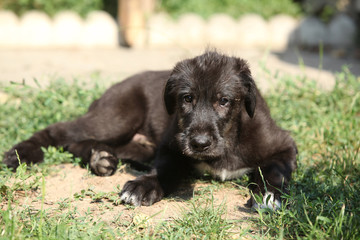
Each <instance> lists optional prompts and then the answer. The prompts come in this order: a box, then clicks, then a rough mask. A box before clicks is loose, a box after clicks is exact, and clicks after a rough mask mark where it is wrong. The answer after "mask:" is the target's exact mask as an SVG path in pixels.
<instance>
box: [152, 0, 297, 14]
mask: <svg viewBox="0 0 360 240" xmlns="http://www.w3.org/2000/svg"><path fill="white" fill-rule="evenodd" d="M158 9H159V10H162V11H165V12H167V13H169V14H170V15H171V16H172V17H174V18H178V17H179V16H181V15H182V14H185V13H189V12H190V13H196V14H198V15H200V16H202V17H203V18H205V19H207V18H209V17H211V16H212V15H213V14H216V13H224V14H228V15H230V16H232V17H234V18H239V17H240V16H242V15H244V14H248V13H256V14H259V15H260V16H262V17H264V18H265V19H269V18H271V17H273V16H274V15H276V14H288V15H290V16H294V17H299V16H300V15H301V14H302V9H301V6H300V4H298V3H295V2H294V1H291V0H273V1H267V0H257V1H253V0H196V1H193V0H161V1H159V4H158Z"/></svg>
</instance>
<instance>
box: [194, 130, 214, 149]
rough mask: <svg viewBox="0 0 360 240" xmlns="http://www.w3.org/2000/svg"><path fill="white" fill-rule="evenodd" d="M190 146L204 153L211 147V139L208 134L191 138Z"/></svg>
mask: <svg viewBox="0 0 360 240" xmlns="http://www.w3.org/2000/svg"><path fill="white" fill-rule="evenodd" d="M190 145H191V147H192V149H193V150H195V151H198V152H202V151H205V150H206V149H208V148H209V147H210V145H211V138H210V137H209V136H208V135H207V134H200V135H196V136H194V137H193V138H191V140H190Z"/></svg>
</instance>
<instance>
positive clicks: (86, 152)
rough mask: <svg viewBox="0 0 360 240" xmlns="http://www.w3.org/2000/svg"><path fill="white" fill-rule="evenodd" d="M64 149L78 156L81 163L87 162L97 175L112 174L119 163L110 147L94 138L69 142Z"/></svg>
mask: <svg viewBox="0 0 360 240" xmlns="http://www.w3.org/2000/svg"><path fill="white" fill-rule="evenodd" d="M66 150H67V151H69V152H71V153H73V154H74V155H75V156H76V157H80V158H81V163H82V164H83V165H86V164H89V167H90V170H91V171H92V172H93V173H94V174H96V175H98V176H110V175H112V174H114V173H115V171H116V167H117V164H118V163H119V160H118V158H117V157H116V155H115V152H114V149H113V148H112V147H110V146H108V145H106V144H103V143H99V142H97V141H94V140H88V141H82V142H77V143H73V144H70V145H69V146H68V147H67V148H66Z"/></svg>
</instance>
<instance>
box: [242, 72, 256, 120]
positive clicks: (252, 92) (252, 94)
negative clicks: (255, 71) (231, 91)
mask: <svg viewBox="0 0 360 240" xmlns="http://www.w3.org/2000/svg"><path fill="white" fill-rule="evenodd" d="M244 85H245V87H246V88H247V92H246V93H245V94H246V95H245V109H246V112H247V113H248V115H249V117H250V118H253V117H254V113H255V107H256V87H255V82H254V80H253V79H252V77H250V76H247V77H246V78H245V83H244Z"/></svg>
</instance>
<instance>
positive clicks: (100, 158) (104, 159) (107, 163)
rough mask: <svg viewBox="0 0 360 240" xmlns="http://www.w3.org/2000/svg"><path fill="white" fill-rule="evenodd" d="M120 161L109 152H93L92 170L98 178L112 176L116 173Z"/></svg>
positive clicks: (91, 158) (91, 159)
mask: <svg viewBox="0 0 360 240" xmlns="http://www.w3.org/2000/svg"><path fill="white" fill-rule="evenodd" d="M117 163H118V159H117V158H116V157H115V156H114V155H112V154H111V153H109V152H106V151H99V150H92V151H91V157H90V169H91V170H92V171H93V172H94V173H95V174H96V175H98V176H110V175H113V174H114V172H115V171H116V166H117Z"/></svg>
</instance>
